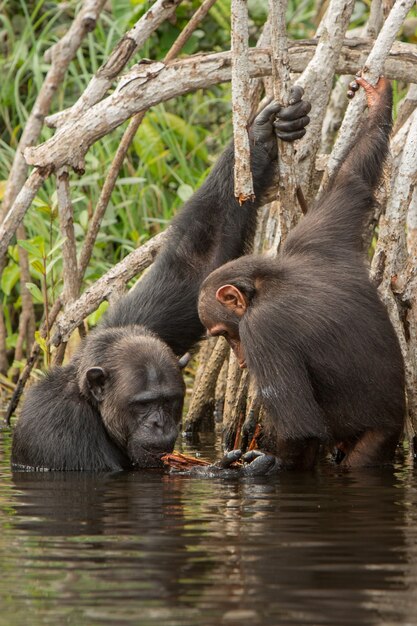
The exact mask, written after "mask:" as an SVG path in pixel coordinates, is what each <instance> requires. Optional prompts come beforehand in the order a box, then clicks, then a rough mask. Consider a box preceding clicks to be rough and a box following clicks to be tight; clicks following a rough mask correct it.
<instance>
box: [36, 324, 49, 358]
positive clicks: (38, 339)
mask: <svg viewBox="0 0 417 626" xmlns="http://www.w3.org/2000/svg"><path fill="white" fill-rule="evenodd" d="M35 341H36V343H38V344H39V347H40V349H41V350H42V352H43V353H44V354H46V353H47V351H48V344H47V342H46V339H45V338H44V337H42V336H41V334H40V332H39V331H38V330H37V331H36V333H35Z"/></svg>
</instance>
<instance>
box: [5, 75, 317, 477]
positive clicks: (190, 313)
mask: <svg viewBox="0 0 417 626" xmlns="http://www.w3.org/2000/svg"><path fill="white" fill-rule="evenodd" d="M302 95H303V92H302V89H300V88H299V87H295V88H294V89H293V90H292V93H291V98H290V103H289V106H288V107H281V106H280V105H279V104H278V103H277V102H272V103H271V104H269V105H268V106H267V107H266V108H265V109H264V110H263V111H262V112H261V113H260V114H259V115H258V117H257V118H256V119H255V122H254V124H253V125H252V128H251V133H250V134H251V165H252V173H253V180H254V189H255V194H256V199H255V200H254V201H246V202H245V203H243V205H242V206H240V205H239V202H238V201H237V200H236V198H235V197H234V190H233V164H234V150H233V144H231V145H229V147H227V148H226V149H225V151H224V153H223V155H222V156H221V157H220V159H219V160H218V162H217V164H216V165H215V167H214V168H213V170H212V172H211V173H210V175H209V177H208V178H207V180H206V181H205V183H204V184H203V185H202V186H201V188H200V189H199V190H198V191H196V193H195V194H194V195H193V197H192V198H191V199H190V200H189V201H188V202H187V204H186V205H185V206H184V208H183V210H182V211H181V212H180V214H179V215H178V217H177V218H176V219H175V220H174V222H173V225H172V229H171V234H170V238H169V241H168V243H167V244H166V246H165V247H164V249H163V250H162V251H161V252H160V254H159V255H158V257H157V259H156V261H155V263H154V265H153V266H152V268H151V269H150V270H149V271H148V272H147V273H146V274H145V276H144V277H143V278H142V279H141V280H140V281H139V282H138V284H137V286H136V287H135V288H134V289H133V290H132V291H131V292H130V293H129V294H128V295H127V296H125V297H124V298H122V299H121V300H120V301H119V302H118V303H117V304H116V305H115V306H113V307H111V308H110V309H109V311H108V314H107V315H106V317H105V319H104V320H103V322H102V323H101V324H100V325H99V327H98V328H97V329H96V330H95V331H93V332H92V333H91V334H90V335H89V337H88V338H87V339H86V340H85V341H84V343H83V344H82V346H81V348H80V350H79V352H78V354H77V355H76V356H75V357H74V358H73V359H72V360H71V361H70V363H69V364H68V365H66V366H64V367H58V368H54V369H52V370H51V371H50V372H49V373H48V374H47V375H46V376H45V378H44V379H43V380H42V381H41V382H39V383H37V384H36V385H34V386H33V387H32V389H30V391H29V392H28V394H27V397H26V401H25V403H24V406H23V410H22V415H21V417H20V419H19V420H18V423H17V426H16V429H15V432H14V437H13V445H12V465H13V466H14V467H15V468H17V469H18V468H22V469H42V468H44V469H55V470H118V469H123V468H131V467H152V466H160V465H162V464H161V461H160V457H161V455H162V454H163V453H165V452H171V451H172V449H173V446H174V442H175V439H176V437H177V434H178V427H179V422H180V418H181V411H182V405H183V397H184V383H183V379H182V375H181V373H180V367H181V359H180V361H178V359H177V357H178V356H180V355H182V354H184V352H186V351H187V350H188V349H189V348H190V347H191V346H193V344H195V342H196V341H198V340H199V339H200V337H201V336H202V334H203V331H204V328H203V326H202V324H201V322H200V320H199V317H198V313H197V299H198V292H199V288H200V285H201V282H202V281H203V280H204V278H205V277H206V276H207V275H208V274H209V273H210V272H211V271H212V270H213V269H215V268H216V267H218V266H219V265H221V264H222V263H225V262H226V261H228V260H230V259H232V258H235V257H238V256H239V255H241V254H243V253H244V252H245V251H247V246H248V245H250V242H251V238H252V235H253V233H254V228H255V223H256V209H257V207H258V206H260V203H261V200H262V196H263V195H264V194H265V193H266V192H267V191H268V189H269V188H270V187H271V185H272V183H273V179H274V173H275V171H276V157H277V147H276V143H277V142H276V137H275V135H277V136H278V137H280V138H281V139H283V140H286V141H294V140H295V139H298V138H300V137H302V136H303V135H304V133H305V126H306V125H307V124H308V122H309V118H308V115H307V113H308V112H309V110H310V105H309V103H307V102H303V101H302ZM274 131H275V132H274Z"/></svg>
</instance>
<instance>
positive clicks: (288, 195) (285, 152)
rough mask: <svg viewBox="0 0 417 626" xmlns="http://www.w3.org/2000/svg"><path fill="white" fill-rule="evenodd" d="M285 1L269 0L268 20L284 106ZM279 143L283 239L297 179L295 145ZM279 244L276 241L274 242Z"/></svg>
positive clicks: (277, 90) (292, 218) (287, 81)
mask: <svg viewBox="0 0 417 626" xmlns="http://www.w3.org/2000/svg"><path fill="white" fill-rule="evenodd" d="M286 9H287V0H270V2H269V21H270V24H271V50H272V84H273V91H274V98H275V100H277V101H278V102H280V103H281V104H283V105H284V106H288V104H289V94H290V87H291V76H290V71H291V70H290V59H289V53H288V40H287V28H286V21H285V14H286ZM278 143H279V150H278V154H279V180H278V189H279V222H280V236H281V239H285V237H286V236H287V234H288V232H289V231H290V230H291V228H292V227H293V226H294V225H295V223H296V222H297V217H298V216H297V212H296V210H295V207H297V179H296V175H295V169H294V154H295V153H294V146H293V145H292V144H290V143H286V142H283V141H280V140H278ZM275 245H276V247H278V245H279V244H278V242H277V243H276V244H275Z"/></svg>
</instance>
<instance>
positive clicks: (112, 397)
mask: <svg viewBox="0 0 417 626" xmlns="http://www.w3.org/2000/svg"><path fill="white" fill-rule="evenodd" d="M123 344H124V345H123V350H121V349H119V348H120V346H116V347H115V348H114V349H113V354H112V358H111V359H110V360H109V363H108V365H107V367H94V368H90V369H89V370H88V371H87V373H86V376H87V379H88V384H89V388H90V391H91V393H92V394H93V396H94V398H95V399H96V401H97V403H98V407H99V410H100V414H101V417H102V419H103V423H104V426H105V427H106V430H107V432H108V433H109V435H110V436H111V437H112V439H114V440H115V441H116V442H117V443H118V444H119V445H120V447H122V448H123V449H124V450H125V451H126V452H127V454H128V456H129V457H130V459H131V461H132V464H133V465H134V466H136V467H160V466H161V461H160V458H161V456H162V455H163V454H164V453H167V452H172V450H173V448H174V444H175V440H176V438H177V436H178V432H179V424H180V421H181V414H182V407H183V401H184V391H185V385H184V381H183V378H182V374H181V371H180V367H179V365H178V362H177V359H176V357H175V356H174V355H173V354H172V352H171V351H170V350H169V348H168V347H167V346H166V345H165V344H163V343H162V342H161V341H159V340H158V339H155V338H153V337H140V338H138V337H133V338H130V339H127V338H125V339H124V341H123Z"/></svg>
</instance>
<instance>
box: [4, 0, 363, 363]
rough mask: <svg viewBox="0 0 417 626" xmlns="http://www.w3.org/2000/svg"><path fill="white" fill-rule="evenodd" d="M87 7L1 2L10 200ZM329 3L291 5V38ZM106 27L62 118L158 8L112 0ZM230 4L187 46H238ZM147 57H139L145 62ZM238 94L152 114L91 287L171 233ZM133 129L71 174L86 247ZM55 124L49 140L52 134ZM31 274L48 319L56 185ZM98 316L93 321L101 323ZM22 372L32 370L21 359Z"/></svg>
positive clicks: (224, 2)
mask: <svg viewBox="0 0 417 626" xmlns="http://www.w3.org/2000/svg"><path fill="white" fill-rule="evenodd" d="M80 4H81V3H80V2H51V1H48V0H38V1H37V2H35V1H29V2H25V1H24V0H5V1H4V0H3V2H1V1H0V71H1V75H2V85H1V91H0V200H1V198H2V194H3V193H4V186H5V181H6V179H7V177H8V173H9V170H10V167H11V163H12V160H13V156H14V151H15V149H16V146H17V143H18V140H19V138H20V135H21V132H22V129H23V128H24V126H25V123H26V120H27V118H28V115H29V113H30V111H31V109H32V106H33V104H34V101H35V98H36V96H37V94H38V92H39V89H40V87H41V85H42V83H43V80H44V77H45V74H46V72H47V70H48V64H47V63H46V61H45V60H44V56H43V55H44V53H45V51H46V50H48V48H50V47H51V45H53V44H54V43H55V42H56V41H58V40H59V38H60V37H62V35H63V34H64V33H65V32H66V30H67V29H68V27H69V25H70V24H71V20H72V18H73V16H74V13H75V12H76V11H77V10H78V9H79V6H80ZM199 5H200V2H199V1H198V0H186V1H184V2H183V3H182V4H181V5H180V6H179V8H178V10H177V19H176V22H175V23H172V22H171V21H167V22H166V23H164V24H163V25H162V26H161V27H160V28H159V29H158V32H157V33H156V34H155V35H154V36H153V37H152V38H151V39H150V40H149V41H148V42H147V44H146V45H145V47H144V49H143V50H142V51H141V54H140V56H142V57H148V58H151V59H154V60H157V59H162V58H163V57H164V55H165V54H166V52H167V51H168V50H169V48H170V46H171V45H172V43H173V42H174V41H175V39H176V37H177V36H178V34H179V32H180V31H181V29H182V28H183V27H184V26H185V24H186V23H187V22H188V20H189V18H190V16H191V15H192V14H193V12H194V11H195V10H196V8H197V7H198V6H199ZM249 6H250V10H251V17H252V21H251V25H250V29H251V36H252V43H253V44H254V43H255V42H256V40H257V37H258V35H259V32H260V28H261V26H262V24H263V23H264V21H265V16H266V11H267V0H262V1H261V0H250V1H249ZM319 6H320V3H318V2H317V3H316V2H315V1H314V0H301V1H300V0H290V2H289V7H288V24H289V32H290V35H291V36H292V37H295V38H309V37H311V36H313V34H314V31H315V20H316V19H317V16H318V17H320V9H319V8H318V7H319ZM106 8H107V10H106V11H104V12H103V14H102V18H101V19H100V21H99V24H98V26H97V27H96V29H95V30H94V31H93V33H91V34H90V35H89V36H88V37H87V38H86V39H85V41H84V43H83V46H82V47H81V49H80V50H79V52H78V54H77V56H76V59H75V60H74V61H73V62H72V63H71V65H70V68H69V71H68V73H67V76H66V79H65V81H64V83H63V85H62V86H61V88H60V89H59V93H58V95H57V97H56V98H55V100H54V103H53V107H52V111H51V113H52V112H55V111H59V110H61V109H63V108H65V107H68V106H70V105H71V104H72V103H73V102H74V101H75V100H76V99H77V97H78V96H79V95H80V93H82V91H83V90H84V89H85V87H86V85H87V84H88V82H89V79H90V77H91V76H92V75H93V74H94V73H95V72H96V70H97V69H98V68H99V67H100V65H101V64H102V63H103V62H104V61H105V60H106V59H107V57H108V55H109V53H110V52H111V50H112V48H113V47H114V45H115V43H116V42H117V41H118V40H119V39H120V37H121V36H122V35H123V34H124V33H125V32H126V30H128V29H129V28H130V27H131V26H132V25H133V24H134V23H135V22H136V20H137V19H138V18H139V17H140V15H141V14H142V13H143V12H144V11H145V10H147V9H148V8H149V3H148V2H147V0H113V1H112V2H111V3H108V4H107V7H106ZM367 11H368V6H367V3H360V2H359V3H358V5H357V9H356V14H355V25H359V24H360V23H362V22H363V20H364V18H365V17H366V13H367ZM229 23H230V2H229V0H218V2H217V3H216V5H215V6H214V7H213V8H212V9H211V11H210V13H209V15H208V16H207V17H206V19H205V20H204V22H203V24H202V25H201V27H200V28H199V29H198V30H197V31H196V32H195V33H194V34H193V35H192V37H191V39H190V40H189V42H188V43H187V45H186V46H185V49H184V52H185V53H188V54H190V53H195V52H197V51H216V50H224V49H228V48H229V45H230V31H229ZM138 58H139V55H136V56H135V58H134V59H133V61H132V63H133V62H136V61H137V60H138ZM230 113H231V107H230V89H229V86H228V85H222V86H218V87H214V88H211V89H210V90H206V91H204V92H197V93H194V94H191V95H189V96H186V97H183V98H179V99H176V100H175V101H172V102H168V103H166V104H165V105H160V106H157V107H155V108H154V109H153V110H152V111H150V112H149V114H148V115H147V116H146V118H145V120H144V122H143V123H142V125H141V127H140V128H139V130H138V132H137V135H136V137H135V140H134V142H133V144H132V146H131V148H130V150H129V154H128V156H127V159H126V161H125V163H124V166H123V168H122V171H121V173H120V177H119V179H118V182H117V185H116V187H115V190H114V192H113V194H112V197H111V201H110V204H109V207H108V210H107V213H106V217H105V220H104V222H103V227H102V230H101V233H100V235H99V237H98V239H97V242H96V246H95V249H94V254H93V259H92V261H91V263H90V267H89V269H88V270H87V273H86V277H85V281H86V283H90V282H91V281H94V280H95V279H97V278H98V277H99V276H101V275H102V274H103V273H104V272H105V271H106V270H108V269H109V267H111V266H112V265H114V264H115V263H116V262H117V261H119V260H120V259H121V258H123V257H124V256H125V255H126V254H127V253H128V252H130V251H131V250H132V249H134V248H135V247H137V246H138V245H140V244H141V243H142V242H143V241H145V240H146V239H147V238H149V237H150V236H152V235H154V234H156V233H157V232H159V231H160V230H161V229H163V228H164V227H165V225H166V223H167V222H168V221H169V220H170V219H171V217H172V215H173V214H174V213H175V212H176V210H177V209H178V207H179V206H181V204H182V203H183V202H184V200H186V199H187V198H188V197H189V195H190V194H191V193H192V192H193V190H194V189H195V188H196V187H197V186H198V185H199V184H200V183H201V181H202V180H203V179H204V177H205V176H206V174H207V171H208V170H209V168H210V167H211V165H212V163H213V160H214V158H215V155H216V154H218V152H219V150H220V148H221V146H223V145H224V144H225V143H226V141H227V139H228V138H229V137H230V135H231V114H230ZM123 131H124V127H121V128H118V129H117V130H116V131H114V132H113V133H112V134H111V135H110V136H107V137H105V138H104V139H103V140H101V141H100V142H98V143H97V144H95V145H94V146H93V148H92V149H91V150H90V152H89V153H88V155H87V162H86V174H85V175H84V176H82V177H80V178H78V177H77V176H76V175H75V174H73V175H71V185H72V189H73V194H72V197H73V203H74V208H75V220H76V222H75V233H76V237H77V244H78V245H79V246H81V244H82V242H83V239H84V236H85V233H86V229H87V225H88V222H89V219H90V217H91V215H92V212H93V210H94V207H95V205H96V202H97V199H98V196H99V193H100V189H101V187H102V184H103V181H104V179H105V176H106V172H107V171H108V168H109V166H110V164H111V162H112V159H113V157H114V154H115V152H116V149H117V146H118V144H119V141H120V138H121V136H122V133H123ZM51 132H52V131H51V130H49V129H47V128H46V127H45V128H44V129H43V131H42V135H41V138H40V140H41V141H44V140H46V139H47V138H48V137H49V136H50V135H51ZM25 227H26V232H27V242H26V243H24V244H23V245H24V247H25V249H26V250H27V251H28V254H29V260H30V268H31V281H32V283H31V285H30V287H29V288H30V291H31V293H32V296H33V298H34V302H35V309H36V315H37V319H38V321H40V319H41V318H42V315H43V313H44V300H45V294H46V297H47V299H48V302H49V304H52V303H53V302H54V300H55V299H56V297H57V295H58V294H59V293H60V291H61V287H62V284H61V276H62V263H61V257H60V245H61V243H62V240H61V235H60V233H59V228H58V219H57V205H56V193H55V186H54V179H53V178H50V179H49V180H48V181H47V183H46V184H45V185H44V186H43V188H42V189H41V190H40V192H39V194H38V196H37V198H36V201H35V203H34V205H33V206H32V208H31V210H30V211H29V212H28V214H27V216H26V218H25ZM18 254H19V252H18V246H17V243H16V242H15V243H14V245H12V246H11V247H10V250H9V263H8V266H7V268H6V270H5V272H4V274H3V277H2V280H1V299H2V306H3V311H4V317H5V322H6V330H7V342H8V345H7V347H8V349H13V348H14V346H15V343H16V338H17V327H18V319H19V312H20V310H21V298H20V280H19V279H20V269H19V265H18ZM96 319H97V315H94V321H96ZM17 365H21V364H17Z"/></svg>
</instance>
